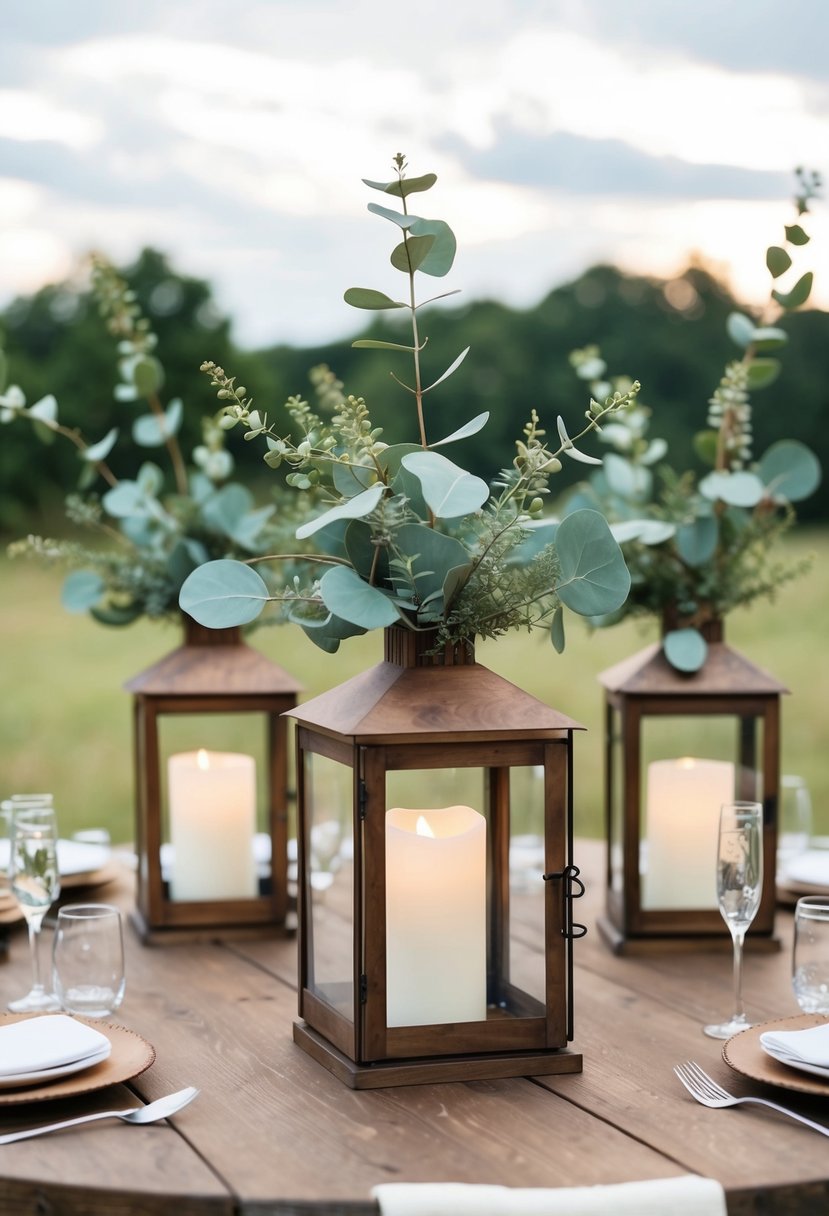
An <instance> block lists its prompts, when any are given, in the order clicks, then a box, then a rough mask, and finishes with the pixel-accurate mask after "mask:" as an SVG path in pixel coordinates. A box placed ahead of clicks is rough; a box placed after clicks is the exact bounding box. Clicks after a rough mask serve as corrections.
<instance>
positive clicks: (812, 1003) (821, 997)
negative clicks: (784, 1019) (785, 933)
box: [792, 895, 829, 1015]
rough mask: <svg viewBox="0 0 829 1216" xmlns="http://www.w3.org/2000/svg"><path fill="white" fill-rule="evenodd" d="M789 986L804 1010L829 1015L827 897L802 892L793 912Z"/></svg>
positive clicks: (828, 903)
mask: <svg viewBox="0 0 829 1216" xmlns="http://www.w3.org/2000/svg"><path fill="white" fill-rule="evenodd" d="M792 987H793V988H794V995H795V998H796V1000H797V1003H798V1005H799V1006H800V1008H801V1009H802V1010H803V1012H804V1013H824V1014H827V1015H829V899H828V898H826V897H825V896H817V895H804V896H803V898H802V899H799V900H798V901H797V907H796V908H795V912H794V950H793V952H792Z"/></svg>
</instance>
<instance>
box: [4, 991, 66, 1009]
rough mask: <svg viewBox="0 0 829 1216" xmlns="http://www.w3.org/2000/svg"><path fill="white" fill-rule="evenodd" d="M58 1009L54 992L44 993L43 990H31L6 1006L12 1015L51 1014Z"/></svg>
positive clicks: (57, 1001) (58, 1005)
mask: <svg viewBox="0 0 829 1216" xmlns="http://www.w3.org/2000/svg"><path fill="white" fill-rule="evenodd" d="M60 1007H61V1006H60V1000H59V999H58V998H57V997H56V996H55V994H54V992H46V990H45V989H44V988H33V989H32V991H31V992H29V993H27V994H26V996H21V997H20V999H19V1000H17V1001H9V1004H8V1008H9V1009H10V1010H11V1011H12V1013H52V1012H54V1011H55V1010H57V1009H60Z"/></svg>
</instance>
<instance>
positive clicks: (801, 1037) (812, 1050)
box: [760, 1022, 829, 1069]
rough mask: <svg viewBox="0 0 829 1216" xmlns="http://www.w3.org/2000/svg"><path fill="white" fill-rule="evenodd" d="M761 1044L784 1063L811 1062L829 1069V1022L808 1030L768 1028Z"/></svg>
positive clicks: (818, 1066) (761, 1038) (761, 1036)
mask: <svg viewBox="0 0 829 1216" xmlns="http://www.w3.org/2000/svg"><path fill="white" fill-rule="evenodd" d="M760 1045H761V1047H762V1048H763V1050H764V1051H766V1052H768V1054H769V1055H770V1056H774V1058H775V1059H776V1060H782V1062H783V1063H784V1064H789V1063H791V1064H811V1065H813V1066H814V1067H816V1068H826V1069H829V1022H826V1023H824V1024H823V1025H822V1026H811V1027H810V1028H809V1029H808V1030H766V1031H764V1032H763V1034H761V1035H760Z"/></svg>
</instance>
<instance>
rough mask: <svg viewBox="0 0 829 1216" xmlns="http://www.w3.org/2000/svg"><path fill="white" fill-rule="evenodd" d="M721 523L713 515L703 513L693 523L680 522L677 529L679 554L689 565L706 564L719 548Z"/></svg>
mask: <svg viewBox="0 0 829 1216" xmlns="http://www.w3.org/2000/svg"><path fill="white" fill-rule="evenodd" d="M719 534H720V530H719V524H718V522H717V519H716V517H715V516H713V515H703V516H700V517H698V518H697V519H695V520H694V521H693V522H692V523H687V524H680V525H679V527H678V528H677V530H676V547H677V551H678V553H679V556H680V557H681V558H682V560H683V561H684V562H687V564H688V565H689V566H694V567H696V566H704V565H705V563H706V562H708V561H710V560H711V558H712V557H713V556H714V553H715V552H716V549H717V541H718V540H719Z"/></svg>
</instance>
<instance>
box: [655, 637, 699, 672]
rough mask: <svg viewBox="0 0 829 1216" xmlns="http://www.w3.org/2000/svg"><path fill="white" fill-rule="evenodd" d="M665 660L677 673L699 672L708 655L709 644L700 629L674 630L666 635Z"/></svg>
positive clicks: (664, 643)
mask: <svg viewBox="0 0 829 1216" xmlns="http://www.w3.org/2000/svg"><path fill="white" fill-rule="evenodd" d="M662 649H663V651H664V654H665V658H666V659H667V660H668V662H669V663H670V664H671V666H672V667H674V668H676V670H677V671H683V672H687V673H691V672H694V671H699V669H700V667H702V665H703V663H704V662H705V659H706V656H707V654H708V643H707V642H706V640H705V638H704V637H703V636H702V634H701V633H700V632H699V630H698V629H674V630H672V631H671V632H670V633H666V634H665V639H664V641H663V644H662Z"/></svg>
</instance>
